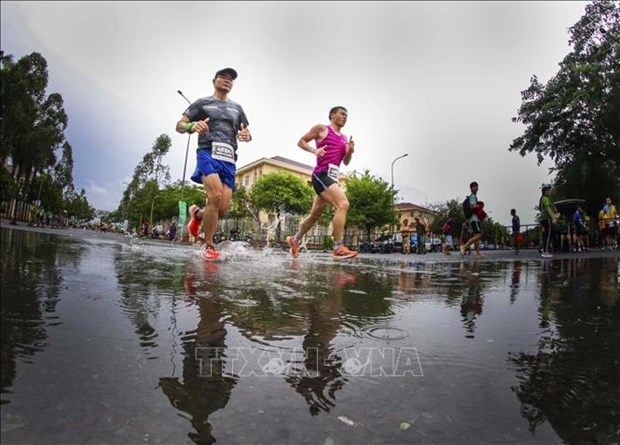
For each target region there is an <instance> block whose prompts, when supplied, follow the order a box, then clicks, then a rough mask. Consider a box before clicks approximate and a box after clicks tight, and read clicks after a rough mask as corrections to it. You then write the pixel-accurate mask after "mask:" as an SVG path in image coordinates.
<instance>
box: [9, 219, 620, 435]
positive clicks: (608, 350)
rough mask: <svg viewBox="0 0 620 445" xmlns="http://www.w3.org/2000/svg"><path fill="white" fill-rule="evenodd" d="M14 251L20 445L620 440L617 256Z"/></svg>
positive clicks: (233, 248) (14, 424) (24, 237)
mask: <svg viewBox="0 0 620 445" xmlns="http://www.w3.org/2000/svg"><path fill="white" fill-rule="evenodd" d="M63 232H64V231H63ZM63 232H59V233H63ZM72 233H77V232H72ZM0 236H1V267H2V285H1V301H2V340H1V344H2V362H1V367H2V381H1V384H2V394H1V402H2V423H1V426H2V435H1V438H2V442H3V443H5V444H8V443H14V444H21V443H24V444H25V443H37V444H47V443H50V444H51V443H80V444H89V443H92V444H99V443H112V444H144V443H165V444H182V443H187V444H192V443H196V444H210V443H213V442H215V440H217V441H218V443H222V444H384V443H390V444H392V443H403V444H405V443H433V444H436V443H540V444H549V443H614V442H615V443H617V442H618V441H619V440H620V426H619V425H620V371H619V370H620V347H619V345H620V302H619V300H620V298H619V287H620V285H619V281H618V274H619V265H618V258H617V256H615V257H604V258H594V257H591V258H587V257H581V258H573V259H555V260H553V261H544V262H543V261H540V260H538V259H524V260H522V261H518V260H510V261H507V260H504V261H494V262H493V261H473V260H469V259H466V260H465V259H463V260H461V259H460V258H455V261H451V262H437V261H435V262H433V261H426V262H410V261H409V259H410V258H413V257H412V256H403V257H402V260H393V259H392V260H386V259H385V258H381V259H380V257H374V258H373V257H371V258H358V259H356V260H353V261H351V262H334V261H333V260H332V259H331V256H330V255H329V254H323V253H313V252H309V253H306V254H303V255H302V256H301V257H300V258H299V259H296V260H295V259H291V258H290V257H289V256H288V255H287V254H285V253H284V252H283V251H277V250H272V249H264V250H260V251H258V250H251V249H249V248H247V247H246V246H245V245H244V244H243V243H228V244H226V245H224V246H223V249H222V251H223V258H224V261H222V262H221V263H216V264H214V263H205V262H204V261H203V260H202V259H201V258H200V256H199V255H198V248H197V247H188V246H179V245H170V244H164V243H155V242H150V243H148V242H136V241H135V240H133V239H131V238H126V239H121V238H118V239H100V238H96V237H95V238H93V237H87V236H64V233H63V235H55V234H45V233H36V232H33V231H28V230H18V229H8V228H2V229H0Z"/></svg>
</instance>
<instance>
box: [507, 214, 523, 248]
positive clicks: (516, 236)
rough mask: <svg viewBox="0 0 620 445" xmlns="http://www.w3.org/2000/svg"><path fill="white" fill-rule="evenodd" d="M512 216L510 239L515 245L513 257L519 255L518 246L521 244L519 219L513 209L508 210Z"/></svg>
mask: <svg viewBox="0 0 620 445" xmlns="http://www.w3.org/2000/svg"><path fill="white" fill-rule="evenodd" d="M510 215H511V216H512V239H513V241H514V245H515V255H519V245H520V244H521V233H520V232H521V218H519V215H517V211H516V210H515V209H510Z"/></svg>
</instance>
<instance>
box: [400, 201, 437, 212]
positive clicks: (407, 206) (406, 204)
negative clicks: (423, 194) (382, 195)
mask: <svg viewBox="0 0 620 445" xmlns="http://www.w3.org/2000/svg"><path fill="white" fill-rule="evenodd" d="M394 208H396V209H397V210H400V211H406V210H419V211H421V212H425V213H435V211H434V210H431V209H427V208H426V207H422V206H420V205H417V204H412V203H410V202H400V203H398V204H395V205H394Z"/></svg>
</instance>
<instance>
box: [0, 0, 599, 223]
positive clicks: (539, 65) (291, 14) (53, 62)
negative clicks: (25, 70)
mask: <svg viewBox="0 0 620 445" xmlns="http://www.w3.org/2000/svg"><path fill="white" fill-rule="evenodd" d="M587 3H588V2H576V1H570V2H400V1H399V2H385V1H382V2H367V1H364V2H349V1H347V2H342V3H340V2H294V3H293V2H281V1H277V2H237V1H235V2H180V1H175V2H166V1H160V2H149V1H146V2H77V1H69V2H49V1H46V2H34V1H27V2H14V1H2V3H1V25H2V26H1V42H2V50H4V51H5V53H8V54H12V55H13V56H14V57H15V59H19V58H20V57H23V56H24V55H27V54H30V53H31V52H35V51H36V52H39V53H41V54H42V55H43V57H45V59H46V60H47V62H48V64H49V77H50V82H49V86H48V90H47V92H48V94H49V93H52V92H58V93H60V94H61V95H62V97H63V98H64V101H65V110H66V111H67V113H68V115H69V126H68V129H67V131H66V136H67V140H68V141H69V143H70V144H71V145H72V147H73V153H74V161H75V166H74V182H75V185H76V187H77V188H84V189H85V190H86V193H87V197H88V199H89V202H90V203H91V205H93V206H94V207H95V208H97V209H102V210H114V209H115V208H116V207H117V206H118V203H119V201H120V198H121V195H122V191H123V190H124V189H125V185H124V184H123V182H124V181H125V182H126V181H129V180H130V178H131V176H132V174H133V169H134V167H135V166H136V164H137V163H138V162H139V161H140V160H141V159H142V157H143V155H144V154H145V153H146V152H148V151H149V150H150V149H151V147H152V145H153V143H154V141H155V140H156V139H157V137H158V136H159V135H161V134H163V133H165V134H168V135H169V136H170V137H171V138H172V148H171V150H170V153H169V155H168V156H167V157H166V159H165V162H166V163H167V164H168V165H169V166H170V169H171V174H172V179H173V180H177V179H181V178H182V176H183V166H184V161H185V152H186V146H187V136H186V135H180V134H178V133H176V132H175V131H174V126H175V124H176V122H177V120H178V119H179V118H180V116H181V113H182V112H183V111H184V109H185V107H186V105H187V103H186V102H185V100H184V99H183V98H182V97H181V96H180V95H179V94H178V93H177V90H181V91H182V92H183V93H184V94H185V96H187V97H188V98H189V99H190V100H194V99H197V98H199V97H204V96H208V95H210V94H211V93H212V91H213V89H212V83H211V80H212V78H213V75H214V73H215V71H216V70H217V69H220V68H223V67H228V66H231V67H234V68H235V69H237V71H238V72H239V78H238V79H237V81H236V83H235V86H234V88H233V91H232V93H231V95H230V97H231V99H233V100H235V101H236V102H238V103H240V104H241V105H242V106H243V108H244V109H245V111H246V114H247V115H248V118H249V121H250V130H251V132H252V135H253V139H254V140H253V141H252V142H251V143H249V144H241V146H240V150H239V161H238V166H243V165H245V164H248V163H250V162H253V161H255V160H257V159H259V158H261V157H272V156H284V157H287V158H290V159H293V160H296V161H299V162H304V163H306V164H313V163H314V159H313V157H312V156H311V155H310V154H309V153H307V152H304V151H302V150H301V149H300V148H298V147H297V141H298V140H299V138H300V136H301V135H302V134H304V133H305V132H306V131H307V130H309V129H310V127H311V126H312V125H314V124H317V123H328V119H327V114H328V111H329V109H330V108H331V107H332V106H335V105H343V106H345V107H347V108H348V110H349V121H348V123H347V125H346V127H345V128H344V133H345V134H347V135H352V136H353V139H354V140H355V141H356V152H355V155H354V158H353V160H352V162H351V164H349V166H348V167H346V168H344V171H345V172H350V171H353V170H357V171H364V170H370V173H371V174H373V175H375V176H378V177H382V178H383V179H385V180H386V181H387V182H388V183H389V182H391V180H392V178H391V176H392V168H391V167H392V165H393V173H394V185H395V188H396V189H398V190H399V191H400V192H399V201H400V202H412V203H415V204H420V205H425V204H429V203H434V202H443V201H446V200H448V199H452V198H457V197H459V198H463V197H464V196H465V195H466V194H467V193H468V190H469V188H468V185H469V183H470V182H471V181H472V180H476V181H478V183H479V184H480V191H479V198H480V199H482V200H483V201H485V203H486V209H487V210H488V211H489V213H490V215H491V216H492V217H493V219H494V220H496V221H498V222H500V223H503V224H508V223H509V220H510V215H509V210H510V208H512V207H514V208H516V209H517V211H518V213H519V214H520V215H521V220H522V222H523V223H529V222H533V220H534V215H535V211H534V210H533V206H534V205H535V204H536V203H537V201H538V197H539V189H540V185H541V184H542V183H543V182H549V181H550V180H551V177H550V176H549V175H548V168H549V167H550V166H551V164H550V163H544V164H543V165H541V166H537V165H536V159H535V157H534V156H528V157H525V158H521V157H520V156H519V155H518V154H516V153H512V152H508V147H509V146H510V144H511V142H512V140H513V139H514V138H515V137H517V136H519V135H521V134H522V132H523V127H522V126H521V125H520V124H516V123H512V122H511V118H512V117H514V116H516V114H517V110H518V108H519V106H520V104H521V91H522V90H524V89H526V88H527V87H528V85H529V80H530V78H531V76H532V75H537V76H538V78H539V79H540V80H541V81H542V82H547V81H548V80H549V79H550V78H551V77H552V76H554V75H555V74H556V73H557V71H558V68H559V66H558V64H559V62H561V61H562V59H563V58H564V56H565V55H566V54H568V53H569V52H570V49H571V48H570V46H569V44H568V38H569V35H568V28H569V27H570V26H572V25H574V24H575V23H576V22H577V20H579V18H580V17H581V16H582V15H583V14H584V12H585V5H586V4H587ZM195 143H196V140H195V136H194V137H193V138H192V140H191V147H190V152H189V159H188V163H187V173H186V179H188V180H189V176H190V175H191V172H192V171H193V169H194V167H195V154H194V148H195ZM405 153H407V154H408V156H407V157H404V158H402V159H399V160H398V161H396V162H395V163H393V161H394V159H396V158H397V157H398V156H400V155H403V154H405Z"/></svg>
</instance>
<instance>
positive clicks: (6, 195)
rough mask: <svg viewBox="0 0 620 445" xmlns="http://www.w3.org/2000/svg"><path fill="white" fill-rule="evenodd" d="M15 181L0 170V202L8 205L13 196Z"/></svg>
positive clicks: (8, 174)
mask: <svg viewBox="0 0 620 445" xmlns="http://www.w3.org/2000/svg"><path fill="white" fill-rule="evenodd" d="M15 188H16V185H15V179H13V176H11V174H10V173H9V172H7V171H6V170H5V169H4V168H0V202H2V203H8V202H9V201H10V200H11V199H12V198H13V196H15Z"/></svg>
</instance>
